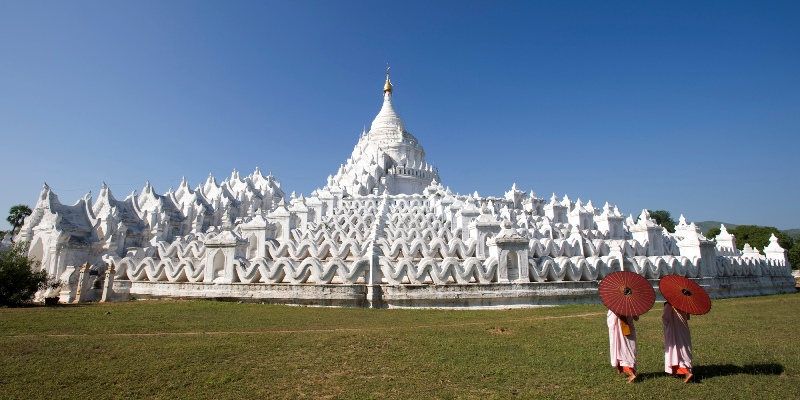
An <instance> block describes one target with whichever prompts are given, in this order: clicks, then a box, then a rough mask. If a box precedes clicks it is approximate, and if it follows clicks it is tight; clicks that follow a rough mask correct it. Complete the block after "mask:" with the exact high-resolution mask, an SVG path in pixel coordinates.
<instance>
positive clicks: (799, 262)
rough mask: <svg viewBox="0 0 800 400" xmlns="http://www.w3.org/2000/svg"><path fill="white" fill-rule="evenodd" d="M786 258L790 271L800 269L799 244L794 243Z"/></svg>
mask: <svg viewBox="0 0 800 400" xmlns="http://www.w3.org/2000/svg"><path fill="white" fill-rule="evenodd" d="M788 256H789V263H791V264H792V269H800V243H795V245H794V247H792V248H791V249H789V254H788Z"/></svg>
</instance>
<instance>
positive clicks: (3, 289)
mask: <svg viewBox="0 0 800 400" xmlns="http://www.w3.org/2000/svg"><path fill="white" fill-rule="evenodd" d="M27 247H28V246H27V243H16V244H14V245H13V246H12V247H11V249H10V250H9V251H7V252H4V253H0V306H9V307H13V306H18V305H20V304H21V303H23V302H26V301H29V300H30V299H32V298H33V295H34V294H36V292H37V291H39V290H42V289H44V288H46V287H47V284H48V277H47V272H45V271H39V270H38V269H39V265H41V263H40V262H39V261H37V260H33V259H31V258H29V257H28V255H27V251H26V249H27Z"/></svg>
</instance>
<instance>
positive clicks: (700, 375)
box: [692, 363, 783, 382]
mask: <svg viewBox="0 0 800 400" xmlns="http://www.w3.org/2000/svg"><path fill="white" fill-rule="evenodd" d="M692 372H694V377H693V379H692V380H693V381H695V382H700V380H701V379H704V378H713V377H715V376H728V375H740V374H742V375H780V374H782V373H783V365H781V364H776V363H768V364H746V365H742V366H740V365H733V364H712V365H698V366H696V367H694V368H693V371H692Z"/></svg>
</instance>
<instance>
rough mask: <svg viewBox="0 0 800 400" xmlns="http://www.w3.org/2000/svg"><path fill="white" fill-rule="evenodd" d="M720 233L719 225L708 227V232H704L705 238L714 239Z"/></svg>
mask: <svg viewBox="0 0 800 400" xmlns="http://www.w3.org/2000/svg"><path fill="white" fill-rule="evenodd" d="M720 233H722V230H720V229H719V227H713V228H708V232H706V238H707V239H714V238H715V237H717V235H719V234H720Z"/></svg>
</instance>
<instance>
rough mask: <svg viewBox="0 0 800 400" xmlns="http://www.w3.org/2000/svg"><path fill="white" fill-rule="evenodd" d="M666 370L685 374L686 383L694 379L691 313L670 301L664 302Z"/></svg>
mask: <svg viewBox="0 0 800 400" xmlns="http://www.w3.org/2000/svg"><path fill="white" fill-rule="evenodd" d="M661 322H662V323H663V324H664V372H666V373H668V374H675V375H683V376H684V379H683V382H684V383H689V380H691V379H692V376H693V374H692V335H691V333H689V314H687V313H685V312H683V311H680V310H678V309H676V308H675V307H673V306H672V304H670V303H668V302H667V303H664V314H662V315H661Z"/></svg>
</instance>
